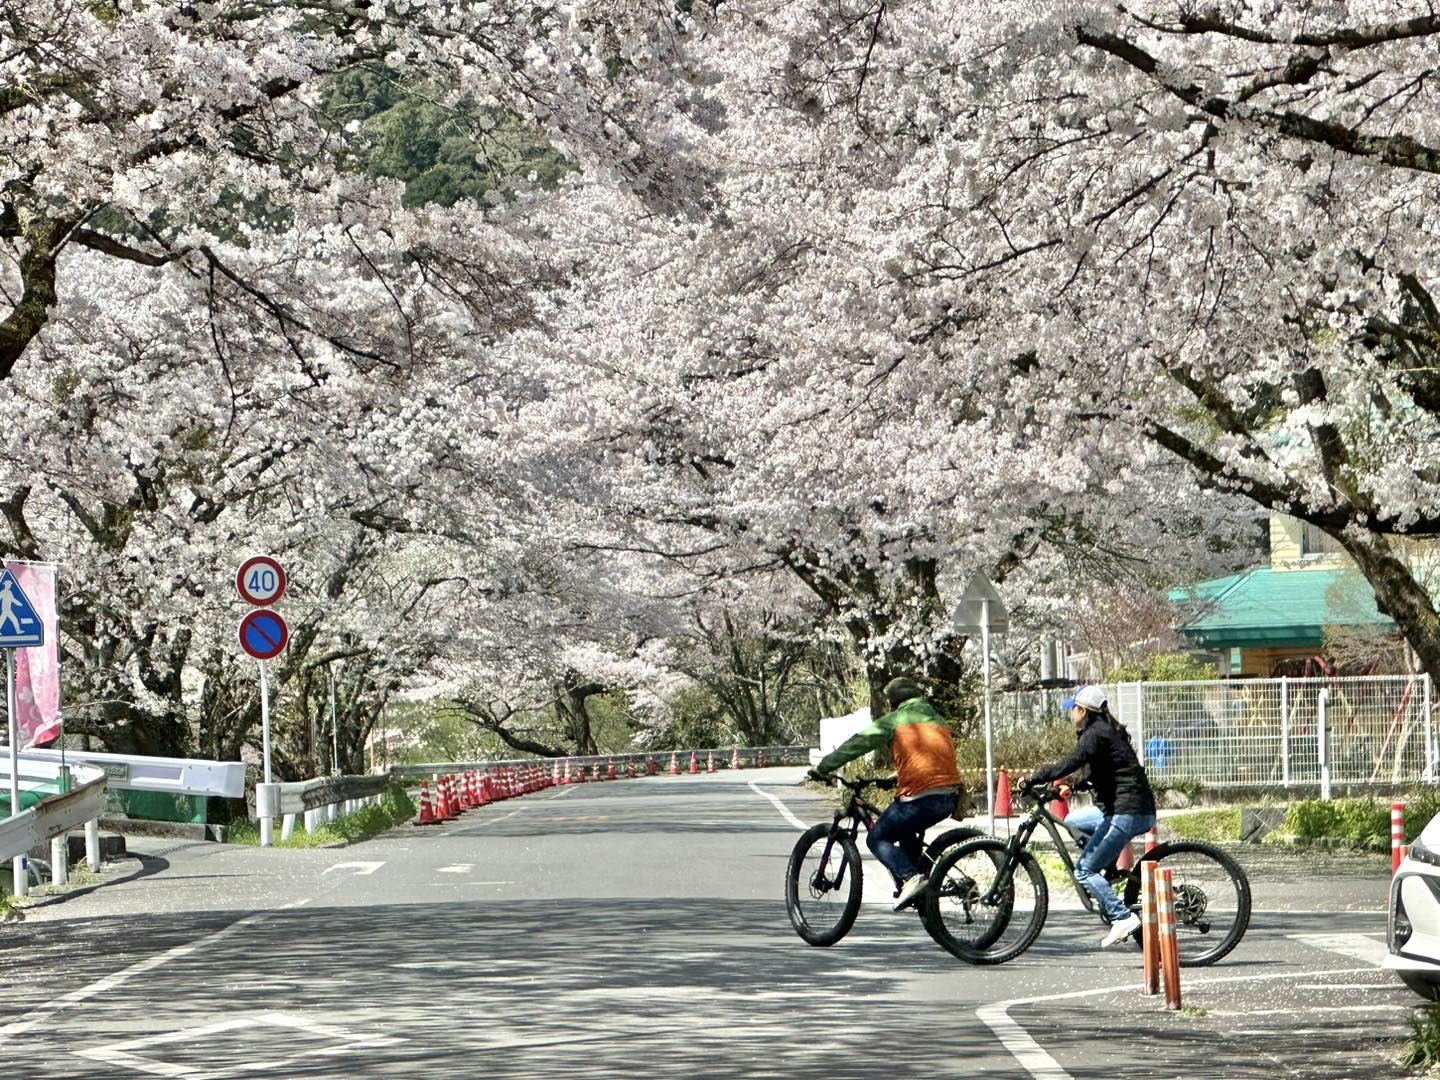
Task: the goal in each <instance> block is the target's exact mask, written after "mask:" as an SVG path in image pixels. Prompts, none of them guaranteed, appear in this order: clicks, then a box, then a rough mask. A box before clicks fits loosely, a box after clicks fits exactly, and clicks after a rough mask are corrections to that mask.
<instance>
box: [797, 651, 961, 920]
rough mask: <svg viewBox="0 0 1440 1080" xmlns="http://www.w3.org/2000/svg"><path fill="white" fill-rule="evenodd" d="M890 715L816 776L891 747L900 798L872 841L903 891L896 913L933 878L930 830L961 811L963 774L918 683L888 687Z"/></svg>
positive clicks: (834, 754) (831, 757) (849, 742)
mask: <svg viewBox="0 0 1440 1080" xmlns="http://www.w3.org/2000/svg"><path fill="white" fill-rule="evenodd" d="M883 693H884V695H885V700H886V701H887V702H888V703H889V705H890V711H889V712H888V713H886V714H885V715H884V716H882V717H880V718H879V719H878V720H876V721H875V722H874V723H872V724H871V725H870V726H869V727H867V728H865V729H864V730H863V731H860V732H857V733H856V734H854V735H852V736H850V738H848V739H846V740H845V741H844V742H843V743H841V744H840V745H839V746H837V747H836V748H835V749H834V750H832V751H830V753H829V754H827V755H826V756H825V758H824V760H822V761H821V762H820V764H819V765H817V766H816V767H815V768H814V769H813V770H811V773H810V775H811V776H812V777H814V778H816V779H822V780H823V779H826V778H827V774H828V773H833V772H834V771H835V770H836V769H838V768H840V767H841V766H842V765H844V764H845V763H846V762H848V761H854V760H855V759H856V758H858V757H860V756H861V755H862V754H867V753H869V752H870V751H871V750H875V749H877V748H879V747H881V746H885V745H886V744H888V745H889V747H890V753H891V756H892V757H894V759H895V772H896V774H897V776H898V779H899V784H898V785H897V787H896V792H895V794H896V798H895V801H894V802H893V803H891V804H890V807H889V809H887V810H886V811H885V812H884V813H883V814H881V815H880V817H879V819H878V820H877V821H876V822H875V827H874V828H873V829H871V830H870V835H869V836H867V837H866V843H867V844H869V845H870V850H871V851H872V852H874V853H875V857H876V858H877V859H879V860H880V862H881V863H882V864H883V865H884V866H885V868H886V869H887V870H889V871H890V873H891V874H892V875H893V876H894V878H895V884H896V885H897V886H898V887H899V889H900V894H899V899H898V901H897V903H896V904H895V910H896V911H900V910H903V909H904V908H907V907H909V906H910V905H911V904H913V903H914V902H915V900H916V898H917V897H918V896H919V895H920V893H921V892H922V891H924V889H925V882H926V881H927V878H926V876H925V875H924V874H922V873H921V872H920V869H919V867H918V865H917V863H918V861H919V859H920V855H921V852H922V851H923V850H924V845H925V839H924V838H925V830H926V829H928V828H929V827H930V826H931V825H934V824H936V823H937V822H940V821H944V820H945V819H946V818H947V817H949V816H950V814H951V811H953V810H954V809H955V799H956V796H957V794H958V793H959V788H960V772H959V770H958V768H957V767H956V764H955V742H954V740H953V739H952V738H951V737H950V729H949V728H948V727H946V726H945V721H944V720H943V719H942V718H941V716H940V714H939V713H938V712H936V711H935V709H934V707H933V706H932V705H931V704H930V703H929V702H928V701H926V700H925V696H924V694H925V692H924V691H923V690H922V689H921V688H920V684H919V683H917V682H916V681H915V680H914V679H911V678H906V677H903V676H902V677H901V678H898V679H892V680H890V682H888V683H886V684H885V689H884V691H883Z"/></svg>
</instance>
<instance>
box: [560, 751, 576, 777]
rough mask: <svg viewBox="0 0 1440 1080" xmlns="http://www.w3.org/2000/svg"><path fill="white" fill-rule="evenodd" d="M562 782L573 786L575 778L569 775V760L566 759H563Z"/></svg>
mask: <svg viewBox="0 0 1440 1080" xmlns="http://www.w3.org/2000/svg"><path fill="white" fill-rule="evenodd" d="M562 782H563V783H566V784H573V783H574V782H575V777H573V776H571V775H570V759H569V758H568V757H567V758H566V759H565V779H564V781H562Z"/></svg>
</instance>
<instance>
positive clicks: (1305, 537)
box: [1300, 521, 1344, 555]
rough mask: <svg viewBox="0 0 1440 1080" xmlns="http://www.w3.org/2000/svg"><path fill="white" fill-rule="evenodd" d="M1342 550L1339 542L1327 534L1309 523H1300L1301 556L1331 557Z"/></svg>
mask: <svg viewBox="0 0 1440 1080" xmlns="http://www.w3.org/2000/svg"><path fill="white" fill-rule="evenodd" d="M1342 550H1344V549H1343V548H1341V547H1340V542H1339V541H1338V540H1336V539H1335V538H1334V537H1333V536H1331V535H1330V534H1329V533H1326V532H1324V531H1322V530H1321V529H1319V528H1318V527H1317V526H1314V525H1311V524H1310V523H1309V522H1304V521H1302V522H1301V523H1300V554H1301V555H1333V554H1335V553H1336V552H1339V551H1342Z"/></svg>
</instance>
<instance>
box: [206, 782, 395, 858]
mask: <svg viewBox="0 0 1440 1080" xmlns="http://www.w3.org/2000/svg"><path fill="white" fill-rule="evenodd" d="M414 816H415V802H414V800H413V799H411V798H410V796H409V795H407V794H406V793H405V789H404V788H403V787H402V786H401V785H400V784H399V783H392V784H391V785H390V786H389V787H387V788H386V789H385V791H384V793H383V794H382V795H381V796H380V801H379V803H377V804H374V805H371V806H366V807H364V808H363V809H361V810H359V811H357V812H356V813H353V814H347V815H346V816H345V817H341V818H336V819H335V820H334V821H330V822H326V823H325V824H324V825H321V826H320V827H319V828H317V829H316V830H315V831H314V832H313V833H307V832H306V831H305V830H304V828H303V827H297V828H296V829H295V832H294V833H293V834H292V835H291V837H290V839H289V840H285V841H281V840H280V838H279V833H278V831H277V833H276V838H275V846H276V847H283V848H320V847H330V846H332V845H334V844H348V843H352V842H353V841H356V840H365V839H367V838H369V837H371V836H375V835H377V834H379V833H382V832H385V831H386V830H387V829H392V828H394V827H395V826H396V825H399V824H400V823H401V822H405V821H409V820H410V819H411V818H412V817H414ZM225 841H226V843H229V844H248V845H250V846H251V847H256V846H258V845H259V843H260V823H259V822H258V821H245V822H239V823H237V824H235V825H232V826H231V827H230V828H229V830H228V831H227V832H226V834H225Z"/></svg>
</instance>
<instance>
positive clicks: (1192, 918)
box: [923, 786, 1250, 967]
mask: <svg viewBox="0 0 1440 1080" xmlns="http://www.w3.org/2000/svg"><path fill="white" fill-rule="evenodd" d="M1063 793H1064V792H1063V790H1062V789H1061V788H1059V787H1053V786H1046V787H1042V788H1038V789H1032V790H1024V791H1019V790H1017V791H1016V792H1015V794H1016V795H1017V796H1018V797H1019V798H1020V799H1021V800H1022V801H1023V802H1027V803H1032V804H1033V806H1032V808H1031V809H1030V811H1029V813H1027V814H1025V815H1024V817H1022V818H1021V820H1020V823H1019V825H1018V826H1017V827H1016V829H1015V833H1014V835H1012V836H1011V837H1010V839H1009V841H1008V842H1006V841H1003V840H999V839H996V838H994V837H984V838H981V839H976V840H968V841H966V842H964V843H962V844H960V845H958V846H956V847H952V848H951V849H950V850H948V851H946V852H945V853H944V854H943V855H942V856H941V857H940V858H939V859H938V860H937V861H936V863H935V865H934V867H933V868H932V869H931V871H930V885H929V888H928V889H927V890H926V891H927V893H928V894H929V896H930V903H929V904H927V905H926V907H925V908H924V912H923V914H924V917H925V919H926V926H925V928H926V929H927V930H928V931H929V932H930V936H931V937H933V938H934V939H935V940H936V941H938V942H939V943H940V944H941V946H943V947H944V948H945V949H947V950H949V951H950V952H951V953H953V954H954V955H955V956H958V957H959V958H960V959H962V960H966V961H969V962H970V963H972V964H1001V963H1004V962H1005V961H1007V960H1013V959H1014V958H1015V957H1017V956H1019V955H1020V954H1021V953H1023V952H1024V951H1025V950H1026V949H1028V948H1029V947H1030V946H1031V945H1033V944H1034V943H1035V939H1036V938H1037V937H1039V936H1040V930H1041V928H1042V927H1043V926H1044V925H1045V916H1046V914H1047V912H1048V909H1049V903H1050V894H1049V887H1048V886H1047V884H1046V881H1045V872H1044V871H1043V870H1042V869H1041V867H1040V863H1039V861H1038V860H1037V859H1036V858H1035V856H1034V855H1032V854H1031V853H1030V851H1028V850H1027V848H1028V845H1029V843H1030V839H1031V837H1032V836H1034V834H1035V832H1036V831H1037V830H1038V829H1040V828H1042V827H1043V828H1044V829H1045V831H1046V832H1048V833H1049V834H1050V837H1051V839H1052V840H1054V842H1055V852H1056V855H1057V856H1058V858H1059V861H1060V863H1061V864H1062V865H1063V866H1064V868H1065V870H1066V872H1067V873H1068V875H1069V878H1070V881H1071V882H1072V884H1073V885H1074V888H1075V893H1076V895H1077V896H1079V898H1080V903H1081V904H1082V905H1083V906H1084V908H1085V910H1086V911H1089V912H1092V913H1096V912H1098V910H1099V909H1098V905H1097V904H1096V903H1095V900H1094V898H1093V897H1092V896H1091V895H1090V894H1089V893H1088V892H1086V891H1085V888H1084V886H1082V885H1081V884H1080V882H1079V881H1077V880H1076V879H1075V863H1076V861H1077V859H1078V857H1079V851H1080V850H1081V849H1082V846H1083V844H1084V834H1082V833H1081V832H1080V831H1079V830H1078V829H1075V828H1073V827H1071V826H1070V825H1068V824H1066V823H1065V822H1064V821H1063V820H1061V819H1060V818H1058V817H1056V816H1055V815H1054V814H1052V813H1051V812H1050V810H1049V809H1048V804H1049V803H1050V802H1052V801H1054V800H1055V799H1057V798H1060V797H1061V796H1062V794H1063ZM1062 830H1063V832H1064V834H1065V836H1064V837H1062ZM1066 838H1068V841H1069V842H1068V843H1067V840H1066ZM1072 845H1073V846H1074V847H1075V849H1076V853H1075V856H1074V857H1072V855H1071V850H1070V849H1071V846H1072ZM1147 862H1149V863H1155V864H1157V865H1158V866H1160V867H1162V868H1165V869H1170V870H1173V871H1174V875H1173V880H1174V888H1175V936H1176V942H1177V944H1178V945H1179V953H1180V963H1181V964H1182V965H1183V966H1186V967H1202V966H1204V965H1207V964H1213V963H1215V961H1217V960H1219V959H1220V958H1221V957H1223V956H1225V955H1226V954H1227V953H1229V952H1230V950H1232V949H1234V948H1235V946H1236V945H1238V944H1239V943H1240V939H1241V938H1242V937H1243V936H1244V935H1245V930H1246V928H1247V927H1248V926H1249V925H1250V881H1249V879H1248V878H1247V877H1246V876H1245V871H1244V870H1242V869H1241V868H1240V864H1239V863H1237V862H1236V861H1235V860H1234V859H1233V858H1231V857H1230V856H1229V855H1228V854H1226V853H1225V852H1224V851H1221V850H1220V849H1219V848H1217V847H1214V846H1213V845H1211V844H1207V843H1204V842H1202V841H1199V840H1170V841H1167V842H1165V843H1163V844H1157V845H1156V846H1155V848H1154V849H1153V850H1151V851H1149V852H1147V853H1145V854H1144V855H1142V856H1141V857H1140V858H1139V859H1138V860H1137V861H1136V862H1135V865H1134V866H1133V867H1132V868H1131V869H1128V870H1121V869H1119V868H1118V867H1116V866H1115V865H1113V864H1112V865H1111V866H1108V867H1105V868H1104V870H1103V871H1102V873H1103V874H1104V876H1105V879H1106V880H1107V881H1109V882H1110V887H1111V888H1113V889H1114V890H1115V892H1116V895H1117V896H1119V897H1120V899H1121V900H1122V901H1123V902H1124V904H1125V906H1126V907H1127V908H1129V909H1130V910H1131V911H1137V912H1138V911H1139V909H1140V866H1141V864H1143V863H1147ZM1101 918H1104V915H1103V914H1102V915H1101ZM1107 922H1108V920H1107ZM1132 938H1133V939H1134V941H1135V943H1136V944H1137V945H1139V944H1140V935H1139V933H1136V934H1133V935H1132Z"/></svg>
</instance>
